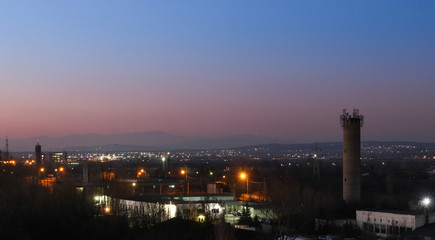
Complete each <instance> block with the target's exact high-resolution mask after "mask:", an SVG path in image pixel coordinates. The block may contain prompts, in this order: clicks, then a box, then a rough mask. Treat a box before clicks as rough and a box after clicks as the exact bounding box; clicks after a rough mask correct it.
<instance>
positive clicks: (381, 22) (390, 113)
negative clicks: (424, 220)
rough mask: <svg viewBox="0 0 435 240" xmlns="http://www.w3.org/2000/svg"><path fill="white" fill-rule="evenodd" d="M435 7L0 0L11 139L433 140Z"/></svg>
mask: <svg viewBox="0 0 435 240" xmlns="http://www.w3.org/2000/svg"><path fill="white" fill-rule="evenodd" d="M434 13H435V3H433V2H432V1H358V2H357V1H122V2H121V1H43V2H36V1H11V2H2V3H0V32H1V36H2V37H1V38H0V53H1V54H0V78H1V79H2V85H3V86H2V88H3V89H7V90H6V91H4V94H2V95H1V96H0V101H1V102H2V103H3V109H4V112H6V113H7V114H4V115H3V116H2V117H0V125H2V126H3V128H4V129H0V131H7V132H8V133H9V135H12V137H16V138H23V137H31V136H38V135H49V136H63V135H69V134H85V133H101V134H113V133H124V132H135V131H154V130H160V131H166V132H169V133H172V134H175V135H195V136H222V135H231V134H255V135H268V136H274V137H282V138H287V139H294V140H300V141H322V140H338V139H340V134H341V130H340V127H339V124H338V115H339V114H340V113H341V109H342V108H348V109H351V108H355V107H356V108H359V109H360V111H361V113H363V114H365V115H366V119H367V121H366V126H365V127H364V129H363V139H367V140H418V141H434V139H435V111H433V105H434V103H435V97H434V94H433V91H434V89H435V79H434V78H435V68H434V67H433V66H434V63H435V30H434V27H433V26H434V23H435V14H434Z"/></svg>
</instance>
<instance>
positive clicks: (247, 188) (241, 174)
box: [240, 172, 249, 197]
mask: <svg viewBox="0 0 435 240" xmlns="http://www.w3.org/2000/svg"><path fill="white" fill-rule="evenodd" d="M245 178H246V197H248V196H249V178H248V175H247V174H246V173H244V172H242V173H240V179H242V180H244V179H245Z"/></svg>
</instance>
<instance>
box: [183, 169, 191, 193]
mask: <svg viewBox="0 0 435 240" xmlns="http://www.w3.org/2000/svg"><path fill="white" fill-rule="evenodd" d="M181 175H184V176H185V179H186V184H187V195H189V181H188V180H187V167H186V168H185V169H182V170H181Z"/></svg>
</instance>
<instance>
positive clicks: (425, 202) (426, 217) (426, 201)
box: [420, 197, 431, 225]
mask: <svg viewBox="0 0 435 240" xmlns="http://www.w3.org/2000/svg"><path fill="white" fill-rule="evenodd" d="M420 203H421V205H423V208H424V225H428V224H429V214H428V208H429V207H430V203H431V199H430V198H429V197H425V198H423V199H422V200H421V201H420Z"/></svg>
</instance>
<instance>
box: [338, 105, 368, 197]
mask: <svg viewBox="0 0 435 240" xmlns="http://www.w3.org/2000/svg"><path fill="white" fill-rule="evenodd" d="M363 123H364V116H362V115H360V114H359V110H358V109H354V110H353V113H352V115H351V114H349V113H347V112H346V109H343V114H342V115H341V116H340V125H341V127H343V200H345V201H346V202H359V201H360V200H361V170H360V165H361V164H360V156H361V127H362V125H363Z"/></svg>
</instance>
